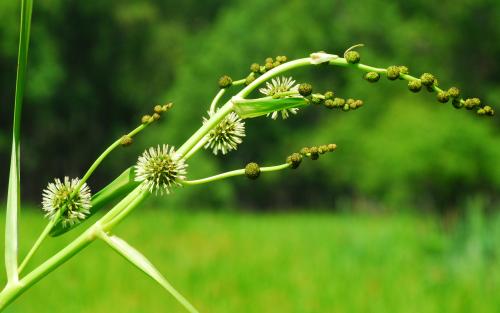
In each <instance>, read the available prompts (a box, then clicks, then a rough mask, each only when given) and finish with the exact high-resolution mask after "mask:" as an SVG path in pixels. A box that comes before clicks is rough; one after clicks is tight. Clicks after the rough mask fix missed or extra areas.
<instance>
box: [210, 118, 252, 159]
mask: <svg viewBox="0 0 500 313" xmlns="http://www.w3.org/2000/svg"><path fill="white" fill-rule="evenodd" d="M213 114H214V113H211V112H208V118H205V117H204V118H203V123H204V124H205V123H206V122H207V121H208V120H209V119H210V117H212V116H213ZM242 137H245V122H243V121H242V120H241V118H240V117H239V116H238V114H236V113H234V112H231V113H229V114H228V115H226V116H225V117H224V119H223V120H222V121H221V122H220V123H219V124H217V126H215V128H214V129H212V130H211V131H210V133H208V135H207V138H208V139H207V143H206V144H205V146H204V148H205V149H212V152H213V153H214V154H215V155H217V154H218V153H219V151H220V152H222V154H226V153H228V152H230V151H232V150H236V149H237V148H238V145H239V144H240V143H242V142H243V139H242Z"/></svg>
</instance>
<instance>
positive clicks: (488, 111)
mask: <svg viewBox="0 0 500 313" xmlns="http://www.w3.org/2000/svg"><path fill="white" fill-rule="evenodd" d="M483 110H484V113H485V114H486V115H489V116H493V115H495V111H494V110H493V108H492V107H491V106H489V105H485V106H484V107H483Z"/></svg>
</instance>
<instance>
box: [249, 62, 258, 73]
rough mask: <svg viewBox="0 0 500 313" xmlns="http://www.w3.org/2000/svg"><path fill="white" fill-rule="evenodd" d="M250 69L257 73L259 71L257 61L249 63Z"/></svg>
mask: <svg viewBox="0 0 500 313" xmlns="http://www.w3.org/2000/svg"><path fill="white" fill-rule="evenodd" d="M250 71H252V72H253V73H258V72H259V71H260V65H259V64H257V63H253V64H252V65H250Z"/></svg>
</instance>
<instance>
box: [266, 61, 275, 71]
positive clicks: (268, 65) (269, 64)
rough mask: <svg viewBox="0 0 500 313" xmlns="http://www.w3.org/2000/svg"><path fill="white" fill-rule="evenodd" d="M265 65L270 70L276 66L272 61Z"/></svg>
mask: <svg viewBox="0 0 500 313" xmlns="http://www.w3.org/2000/svg"><path fill="white" fill-rule="evenodd" d="M264 67H265V68H266V70H267V71H269V70H271V69H272V68H273V67H274V65H273V63H271V62H267V63H266V64H265V65H264Z"/></svg>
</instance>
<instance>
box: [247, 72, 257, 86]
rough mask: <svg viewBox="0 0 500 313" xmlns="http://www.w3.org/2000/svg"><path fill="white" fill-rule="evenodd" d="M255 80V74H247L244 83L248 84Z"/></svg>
mask: <svg viewBox="0 0 500 313" xmlns="http://www.w3.org/2000/svg"><path fill="white" fill-rule="evenodd" d="M254 80H255V76H254V75H248V76H247V78H246V79H245V85H247V86H248V85H250V84H251V83H253V81H254Z"/></svg>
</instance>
